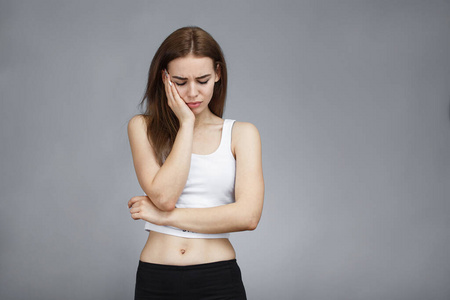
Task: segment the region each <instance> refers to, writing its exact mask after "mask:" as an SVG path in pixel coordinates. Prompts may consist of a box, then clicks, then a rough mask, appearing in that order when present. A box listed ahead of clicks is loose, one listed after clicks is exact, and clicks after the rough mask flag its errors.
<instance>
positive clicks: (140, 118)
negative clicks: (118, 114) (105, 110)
mask: <svg viewBox="0 0 450 300" xmlns="http://www.w3.org/2000/svg"><path fill="white" fill-rule="evenodd" d="M146 128H147V119H146V117H145V116H144V115H135V116H134V117H132V118H131V119H130V121H128V134H130V133H132V132H136V131H141V130H146Z"/></svg>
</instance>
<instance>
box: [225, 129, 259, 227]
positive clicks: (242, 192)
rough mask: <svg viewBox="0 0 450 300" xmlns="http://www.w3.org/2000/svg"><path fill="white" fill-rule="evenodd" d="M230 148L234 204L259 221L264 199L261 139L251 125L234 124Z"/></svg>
mask: <svg viewBox="0 0 450 300" xmlns="http://www.w3.org/2000/svg"><path fill="white" fill-rule="evenodd" d="M232 141H233V142H232V148H233V149H234V154H235V157H236V183H235V198H236V202H241V203H240V205H243V206H245V209H248V210H249V211H251V212H252V215H253V216H252V217H253V218H255V219H256V222H258V221H259V218H260V217H261V213H262V206H263V199H264V179H263V171H262V154H261V138H260V135H259V132H258V129H257V128H256V127H255V126H254V125H253V124H251V123H244V122H235V124H234V128H233V134H232Z"/></svg>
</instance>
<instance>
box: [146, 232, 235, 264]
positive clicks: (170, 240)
mask: <svg viewBox="0 0 450 300" xmlns="http://www.w3.org/2000/svg"><path fill="white" fill-rule="evenodd" d="M234 258H236V253H235V252H234V248H233V246H232V245H231V243H230V241H229V240H228V239H195V238H194V239H193V238H183V237H177V236H173V235H167V234H163V233H159V232H155V231H150V232H149V235H148V239H147V243H146V244H145V246H144V249H143V250H142V253H141V257H140V260H141V261H143V262H149V263H154V264H162V265H175V266H187V265H197V264H205V263H211V262H217V261H224V260H230V259H234Z"/></svg>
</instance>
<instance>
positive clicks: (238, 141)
mask: <svg viewBox="0 0 450 300" xmlns="http://www.w3.org/2000/svg"><path fill="white" fill-rule="evenodd" d="M231 141H232V149H233V150H234V153H235V151H236V150H239V149H240V148H241V149H246V148H247V149H249V148H255V147H257V148H259V147H260V146H261V137H260V135H259V131H258V128H256V126H255V125H253V124H252V123H248V122H237V121H236V122H234V125H233V131H232V138H231Z"/></svg>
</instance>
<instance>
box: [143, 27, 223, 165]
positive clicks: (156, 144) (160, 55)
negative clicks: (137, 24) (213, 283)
mask: <svg viewBox="0 0 450 300" xmlns="http://www.w3.org/2000/svg"><path fill="white" fill-rule="evenodd" d="M188 54H193V55H195V56H198V57H209V58H211V59H212V60H213V62H214V67H215V68H216V71H217V72H220V79H219V81H217V82H216V83H215V84H214V92H213V95H212V98H211V101H210V102H209V105H208V107H209V109H210V110H211V112H212V113H213V114H215V115H216V116H218V117H222V114H223V110H224V107H225V97H226V92H227V66H226V63H225V58H224V56H223V53H222V49H221V48H220V46H219V44H218V43H217V42H216V41H215V40H214V39H213V37H212V36H211V35H210V34H209V33H207V32H206V31H204V30H203V29H201V28H199V27H193V26H191V27H183V28H180V29H178V30H176V31H174V32H173V33H172V34H171V35H169V36H168V37H167V38H166V39H165V40H164V41H163V42H162V44H161V46H159V48H158V50H157V51H156V53H155V56H154V57H153V60H152V63H151V64H150V69H149V71H148V82H147V88H146V91H145V94H144V98H143V99H142V102H141V105H144V104H145V105H146V109H145V113H144V114H143V115H144V116H145V117H146V120H147V135H148V139H149V141H150V143H151V144H152V146H153V149H154V150H155V152H156V156H157V158H158V162H159V164H160V165H162V163H163V161H164V159H165V158H166V157H167V155H168V154H169V152H170V150H171V149H172V146H173V143H174V141H175V137H176V135H177V132H178V130H179V128H180V123H179V121H178V118H177V117H176V115H175V114H174V113H173V111H172V109H171V108H170V107H169V105H168V104H167V97H166V92H165V89H164V83H163V81H162V71H163V70H165V69H167V65H168V64H169V62H171V61H172V60H174V59H176V58H179V57H184V56H186V55H188Z"/></svg>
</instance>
